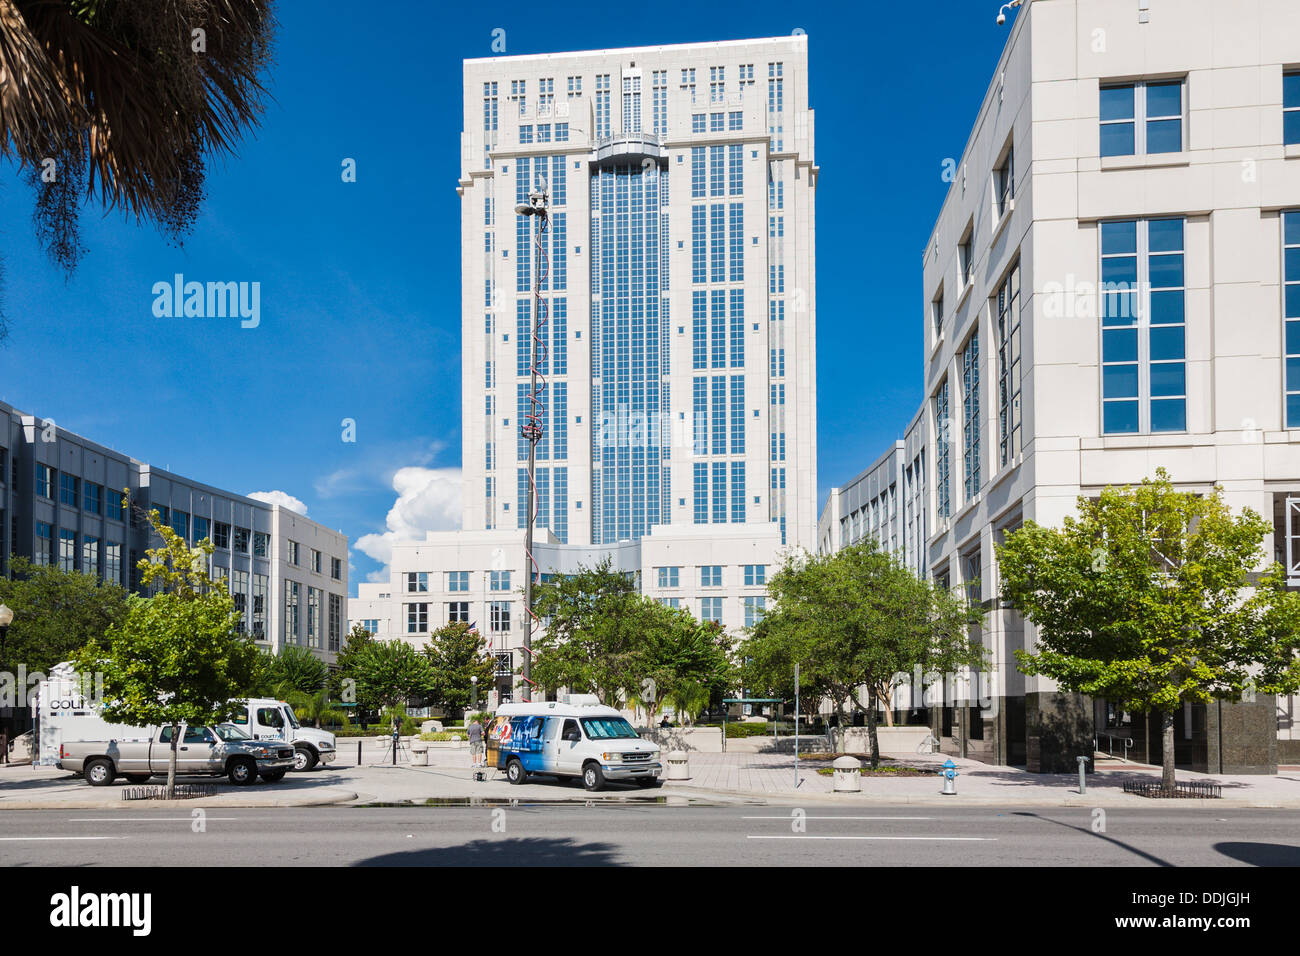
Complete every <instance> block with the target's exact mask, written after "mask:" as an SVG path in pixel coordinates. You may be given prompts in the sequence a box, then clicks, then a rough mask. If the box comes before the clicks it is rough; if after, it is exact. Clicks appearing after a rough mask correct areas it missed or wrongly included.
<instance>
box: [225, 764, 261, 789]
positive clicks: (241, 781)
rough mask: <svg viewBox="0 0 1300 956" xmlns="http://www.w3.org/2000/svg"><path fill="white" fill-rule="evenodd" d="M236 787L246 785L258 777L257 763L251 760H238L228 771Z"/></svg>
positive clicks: (227, 774)
mask: <svg viewBox="0 0 1300 956" xmlns="http://www.w3.org/2000/svg"><path fill="white" fill-rule="evenodd" d="M226 776H228V777H229V778H230V782H231V783H233V784H234V785H235V786H236V787H246V786H248V785H249V784H250V783H252V782H253V781H254V780H256V779H257V764H256V763H254V762H253V761H251V760H236V761H235V762H234V763H232V764H231V765H230V769H229V770H228V771H227V772H226Z"/></svg>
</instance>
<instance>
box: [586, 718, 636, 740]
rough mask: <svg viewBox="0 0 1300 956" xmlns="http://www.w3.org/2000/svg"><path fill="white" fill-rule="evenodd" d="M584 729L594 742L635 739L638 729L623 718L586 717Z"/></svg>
mask: <svg viewBox="0 0 1300 956" xmlns="http://www.w3.org/2000/svg"><path fill="white" fill-rule="evenodd" d="M582 729H583V730H585V731H586V732H587V736H588V737H590V738H591V739H592V740H614V739H619V740H622V739H627V738H631V739H635V738H636V737H638V736H639V735H638V734H637V732H636V729H635V728H633V726H632V725H631V724H629V723H628V722H627V720H625V719H624V718H622V717H584V718H583V719H582Z"/></svg>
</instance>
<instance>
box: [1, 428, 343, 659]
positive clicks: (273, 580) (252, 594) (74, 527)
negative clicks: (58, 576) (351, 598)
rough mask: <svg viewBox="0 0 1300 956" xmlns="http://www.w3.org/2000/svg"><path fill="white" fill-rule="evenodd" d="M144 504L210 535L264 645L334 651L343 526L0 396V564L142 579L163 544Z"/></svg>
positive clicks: (238, 603)
mask: <svg viewBox="0 0 1300 956" xmlns="http://www.w3.org/2000/svg"><path fill="white" fill-rule="evenodd" d="M123 492H126V494H127V495H129V498H130V501H129V505H128V506H124V505H123V501H122V499H123ZM151 510H157V511H158V513H159V517H160V518H161V520H162V522H163V524H165V525H167V526H168V527H170V528H172V530H174V531H175V532H176V533H177V534H179V535H180V536H181V537H182V538H184V539H185V540H186V541H187V542H188V543H190V544H195V543H197V542H199V541H201V540H203V539H204V538H207V539H208V540H210V541H211V542H212V543H213V545H214V546H215V550H214V552H213V555H212V573H213V574H214V575H215V576H218V577H222V578H224V579H225V580H226V582H227V585H228V586H229V588H230V592H231V595H232V597H233V598H234V600H235V607H236V608H237V609H238V610H239V611H241V612H242V626H243V628H244V631H245V633H247V634H248V635H250V636H251V637H252V638H253V640H254V641H255V642H256V643H257V644H258V645H259V646H260V647H262V648H264V649H265V650H269V651H277V652H278V651H279V650H281V649H282V648H284V647H286V646H291V645H296V646H300V647H306V648H308V649H309V650H311V651H312V653H314V654H315V655H316V656H318V657H320V658H321V659H322V660H323V661H325V662H326V663H327V664H332V663H333V662H334V660H335V655H336V654H337V653H338V651H339V650H340V648H341V643H342V640H343V636H344V633H345V627H344V625H345V621H346V614H347V606H346V601H347V593H348V539H347V537H346V536H345V535H343V534H342V533H340V532H336V531H332V530H330V529H329V528H326V527H324V526H322V525H320V524H317V523H316V522H315V521H312V520H310V519H309V518H306V517H304V516H303V515H300V514H297V513H296V512H293V511H290V510H288V509H287V508H283V507H281V506H280V505H276V504H268V503H266V502H263V501H258V500H255V499H253V498H247V497H245V496H243V495H238V494H233V493H231V492H228V491H222V490H220V489H217V488H213V487H211V486H209V485H205V484H202V483H199V482H196V481H192V480H190V479H187V478H182V477H181V476H179V475H174V474H171V473H170V472H167V471H163V470H162V469H159V468H155V467H153V466H152V465H148V464H146V463H144V462H141V461H137V460H136V459H134V458H131V457H129V456H127V455H124V454H122V453H121V452H117V451H114V450H112V449H110V448H106V447H105V446H103V445H99V444H97V443H95V442H93V441H91V440H89V439H87V438H83V437H82V436H80V435H76V434H73V433H72V432H69V431H67V430H66V429H64V428H60V427H58V426H57V425H56V424H55V423H54V422H53V421H51V420H43V419H40V418H37V417H36V416H33V415H27V414H24V413H22V412H20V411H18V410H16V409H14V408H12V407H10V406H8V405H5V404H3V403H0V573H3V574H6V575H7V574H9V573H10V571H11V562H12V556H13V555H19V556H22V557H25V558H28V559H30V560H31V561H33V562H34V563H36V564H39V565H52V566H57V567H60V568H63V569H65V570H68V571H81V572H83V573H85V574H89V575H92V576H94V577H96V578H98V579H99V580H102V581H105V582H108V583H113V584H118V585H121V586H122V587H124V588H127V589H129V590H132V591H138V590H139V589H140V572H139V569H138V568H137V563H138V562H139V561H140V560H141V559H142V558H144V557H146V554H145V552H146V550H147V549H148V548H153V547H158V546H160V545H161V544H162V540H161V538H160V537H159V536H158V535H156V534H155V533H154V532H153V530H152V528H151V527H150V526H149V523H148V520H147V515H148V513H149V512H150V511H151Z"/></svg>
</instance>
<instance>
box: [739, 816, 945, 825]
mask: <svg viewBox="0 0 1300 956" xmlns="http://www.w3.org/2000/svg"><path fill="white" fill-rule="evenodd" d="M740 819H742V820H785V821H786V822H787V823H788V822H790V821H791V820H793V819H794V817H791V816H784V817H741V818H740ZM801 819H804V820H933V819H934V817H812V816H809V817H802V818H801Z"/></svg>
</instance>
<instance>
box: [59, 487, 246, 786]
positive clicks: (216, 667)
mask: <svg viewBox="0 0 1300 956" xmlns="http://www.w3.org/2000/svg"><path fill="white" fill-rule="evenodd" d="M149 523H150V525H152V527H153V530H154V533H155V534H157V535H158V536H160V537H161V538H162V539H163V545H162V547H159V548H150V549H149V550H148V551H147V552H146V554H147V555H148V557H147V558H145V559H142V560H141V561H140V563H139V568H140V572H141V577H140V580H141V584H142V586H143V587H144V588H152V589H155V593H154V595H153V596H152V597H148V598H143V597H139V596H138V595H133V596H132V597H131V599H130V606H129V608H128V610H127V613H126V616H125V618H124V619H123V620H122V621H121V622H119V623H115V624H113V625H112V626H110V627H109V629H108V632H107V633H106V635H105V637H104V643H103V644H101V643H100V642H99V641H98V640H94V639H92V640H91V641H90V642H89V643H88V644H87V645H86V646H85V647H84V648H82V649H81V650H80V651H79V652H78V653H77V654H76V655H75V656H74V658H73V663H74V665H75V666H76V667H77V669H78V670H79V671H80V672H81V673H82V674H91V673H96V672H99V673H102V674H103V688H104V689H103V699H104V704H103V707H102V714H103V717H104V719H105V720H108V721H112V722H117V723H126V724H136V725H152V726H164V727H171V728H172V740H171V752H170V754H169V757H168V764H167V796H168V797H169V798H170V797H172V796H174V794H175V788H176V748H177V743H178V741H179V739H180V732H179V727H180V725H181V724H182V723H186V724H194V725H204V724H216V723H221V722H222V721H226V720H229V719H230V718H231V717H232V716H234V714H235V713H236V712H237V711H238V710H239V709H240V707H239V706H238V705H237V704H235V703H234V701H235V700H236V699H237V698H240V697H243V696H245V695H246V694H247V693H248V691H249V688H250V687H251V686H252V683H253V680H254V678H255V677H256V668H257V655H258V651H257V649H256V647H254V645H253V643H252V642H251V641H250V640H248V639H247V638H246V637H244V636H243V635H242V634H240V633H239V630H238V626H239V614H238V612H237V611H235V605H234V601H233V600H232V599H231V597H230V594H229V592H227V590H226V586H225V582H224V581H221V580H213V579H212V578H211V577H209V575H208V562H209V559H210V557H211V555H212V545H211V543H209V542H207V541H201V542H200V543H199V544H198V545H196V546H195V547H193V548H191V547H189V546H188V545H187V544H186V543H185V541H184V539H183V538H181V537H180V536H179V535H178V534H176V532H175V531H173V530H172V529H171V528H169V527H167V526H165V525H163V524H162V522H161V521H160V520H159V516H158V512H157V511H152V512H150V514H149Z"/></svg>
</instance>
